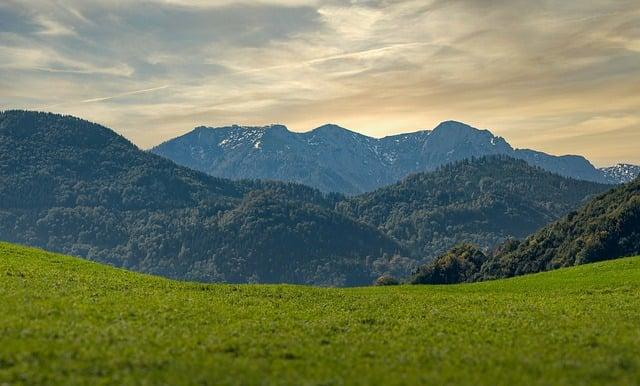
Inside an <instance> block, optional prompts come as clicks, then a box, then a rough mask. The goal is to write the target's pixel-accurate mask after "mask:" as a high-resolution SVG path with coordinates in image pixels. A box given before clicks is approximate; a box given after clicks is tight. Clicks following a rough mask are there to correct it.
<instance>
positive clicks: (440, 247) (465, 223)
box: [337, 156, 610, 260]
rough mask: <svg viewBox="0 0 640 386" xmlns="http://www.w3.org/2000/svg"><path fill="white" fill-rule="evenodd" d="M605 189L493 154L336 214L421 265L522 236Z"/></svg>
mask: <svg viewBox="0 0 640 386" xmlns="http://www.w3.org/2000/svg"><path fill="white" fill-rule="evenodd" d="M609 188H610V186H609V185H602V184H597V183H593V182H587V181H579V180H573V179H568V178H564V177H560V176H559V175H556V174H552V173H549V172H546V171H544V170H542V169H540V168H536V167H532V166H529V165H528V164H527V163H526V162H524V161H521V160H516V159H512V158H508V157H504V156H493V157H485V158H481V159H476V160H465V161H461V162H457V163H454V164H450V165H447V166H443V167H441V168H439V169H438V170H437V171H435V172H431V173H420V174H415V175H412V176H409V177H407V178H406V179H404V180H403V181H401V182H399V183H396V184H394V185H390V186H387V187H384V188H380V189H378V190H376V191H374V192H371V193H367V194H363V195H360V196H357V197H352V198H349V199H347V200H345V201H342V202H339V203H338V206H337V208H338V210H340V211H341V212H342V213H344V214H345V215H347V216H350V217H353V218H355V219H358V220H360V221H362V222H366V223H368V224H372V225H374V226H376V227H378V228H379V229H381V230H382V231H384V232H386V233H388V234H389V235H390V236H392V237H394V238H395V239H396V240H399V241H401V242H403V243H404V244H405V245H407V247H408V248H409V250H410V251H411V253H412V256H414V257H416V258H419V259H425V260H429V259H432V258H435V257H436V256H437V255H438V254H440V253H443V252H444V251H446V250H447V249H449V248H451V247H452V246H454V245H455V244H457V243H459V242H462V241H465V242H471V243H475V244H478V245H480V246H481V247H483V248H493V247H495V246H496V245H498V244H500V243H501V242H503V241H504V240H506V239H508V238H514V237H516V238H522V237H526V236H528V235H530V234H531V233H533V232H534V231H536V230H538V229H539V228H541V227H543V226H544V225H547V224H549V223H550V222H552V221H554V220H557V219H559V218H560V217H561V216H563V215H565V214H567V213H568V212H570V211H571V210H574V209H575V208H577V207H579V206H581V205H582V204H583V203H584V202H586V200H587V199H589V198H590V197H592V196H594V195H596V194H599V193H602V192H604V191H605V190H608V189H609Z"/></svg>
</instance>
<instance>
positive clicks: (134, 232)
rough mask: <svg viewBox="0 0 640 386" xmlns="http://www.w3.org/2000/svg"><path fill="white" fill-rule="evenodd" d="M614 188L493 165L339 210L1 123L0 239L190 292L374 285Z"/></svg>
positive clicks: (20, 117)
mask: <svg viewBox="0 0 640 386" xmlns="http://www.w3.org/2000/svg"><path fill="white" fill-rule="evenodd" d="M279 130H280V131H282V132H284V131H283V130H282V129H279ZM325 130H327V129H325ZM329 130H333V129H330V128H329ZM338 133H342V131H338ZM425 135H426V134H425ZM263 138H264V137H263ZM265 143H266V142H265ZM260 145H262V142H261V143H260ZM265 146H266V145H265ZM609 188H610V186H608V185H603V184H598V183H593V182H585V181H578V180H575V179H569V178H564V177H560V176H557V175H553V174H551V173H549V172H546V171H544V170H542V169H541V168H538V167H533V166H531V165H529V164H527V163H526V162H524V161H522V160H516V159H513V158H510V157H506V156H491V157H483V158H479V159H473V160H462V161H458V162H455V163H453V164H451V165H448V166H444V167H441V168H438V169H437V170H435V171H433V172H429V173H419V174H416V175H414V176H411V177H408V178H407V179H405V180H403V181H402V182H400V183H398V184H395V185H391V186H388V187H386V188H382V189H381V190H379V191H377V192H374V193H370V194H368V195H362V196H355V197H345V196H342V195H340V194H327V193H322V192H321V191H319V190H316V189H313V188H310V187H307V186H304V185H300V184H295V183H287V182H277V181H271V182H269V181H259V180H241V181H235V180H230V179H224V178H216V177H212V176H208V175H206V174H204V173H201V172H198V171H195V170H191V169H189V168H185V167H183V166H179V165H177V164H175V163H174V162H172V161H170V160H167V159H165V158H163V157H159V156H157V155H155V154H152V153H149V152H145V151H142V150H140V149H138V148H137V147H136V146H135V145H133V144H132V143H131V142H129V141H128V140H126V139H125V138H123V137H122V136H120V135H118V134H116V133H114V132H113V131H112V130H110V129H108V128H106V127H103V126H100V125H97V124H95V123H91V122H88V121H84V120H81V119H78V118H75V117H70V116H61V115H57V114H51V113H37V112H29V111H6V112H2V113H0V239H2V240H5V241H10V242H17V243H22V244H28V245H32V246H38V247H43V248H46V249H49V250H52V251H57V252H63V253H67V254H71V255H75V256H80V257H85V258H88V259H91V260H96V261H101V262H106V263H109V264H112V265H115V266H119V267H124V268H128V269H132V270H137V271H142V272H148V273H153V274H159V275H163V276H168V277H173V278H179V279H187V280H198V281H209V282H234V283H242V282H260V283H275V282H277V283H279V282H286V283H300V284H318V285H362V284H369V283H371V282H372V281H373V279H375V278H376V277H377V276H379V275H381V274H384V273H389V272H391V273H394V274H397V275H399V274H400V273H404V274H406V273H408V272H409V271H411V269H413V268H414V267H415V266H416V265H417V263H420V262H424V261H428V260H429V259H431V258H432V257H434V255H435V254H437V253H438V252H439V251H441V250H444V249H446V248H449V247H450V246H452V245H454V244H456V243H459V242H465V241H467V242H468V241H477V240H484V244H483V245H485V246H486V247H487V248H490V247H492V246H494V245H495V244H496V243H499V242H501V241H502V240H504V239H506V238H510V237H519V236H522V235H525V234H528V233H529V232H531V231H534V230H535V229H538V228H540V227H542V226H544V225H546V224H547V223H548V222H550V221H553V220H555V219H557V218H559V217H560V216H562V215H563V214H565V213H567V212H569V211H571V210H574V209H576V208H577V207H579V206H580V205H582V204H583V203H584V202H585V200H587V199H589V197H591V196H592V195H594V194H598V193H600V192H602V191H605V190H607V189H609ZM469 221H471V223H469ZM467 223H469V224H471V225H473V226H471V225H466V224H467Z"/></svg>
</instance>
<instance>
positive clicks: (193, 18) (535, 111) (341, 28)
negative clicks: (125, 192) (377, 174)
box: [0, 0, 640, 166]
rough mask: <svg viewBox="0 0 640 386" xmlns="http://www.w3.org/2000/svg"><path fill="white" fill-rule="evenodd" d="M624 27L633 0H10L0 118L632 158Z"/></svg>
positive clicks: (638, 134)
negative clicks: (21, 115)
mask: <svg viewBox="0 0 640 386" xmlns="http://www.w3.org/2000/svg"><path fill="white" fill-rule="evenodd" d="M480 15H482V16H480ZM638 24H640V4H638V3H637V2H634V1H630V0H622V1H617V2H612V1H601V2H596V3H589V4H586V3H584V2H562V1H557V0H552V1H550V2H547V3H545V4H533V3H530V2H526V1H516V2H494V1H470V0H455V1H450V2H446V1H442V0H433V1H428V2H424V1H398V2H393V3H389V2H384V1H376V0H372V1H365V2H348V1H339V0H264V1H257V2H244V3H235V2H231V1H227V0H215V1H203V0H195V1H191V0H145V1H133V0H123V1H119V2H117V3H112V2H86V1H80V0H66V1H64V2H56V3H52V2H48V1H44V0H28V1H15V0H8V1H6V2H3V3H2V4H0V25H1V26H2V27H0V39H1V43H0V108H2V109H6V110H9V109H26V110H40V111H49V112H55V113H61V114H69V115H73V116H78V117H82V118H83V119H87V120H90V121H93V122H99V123H100V124H102V125H104V126H107V127H110V128H112V129H114V130H116V131H117V132H118V133H119V134H122V135H123V136H125V137H127V138H128V139H130V140H131V141H132V142H134V143H135V144H136V145H137V146H139V147H141V148H150V147H152V146H155V145H158V144H159V143H161V142H163V141H166V140H169V139H171V138H174V137H177V136H179V135H182V134H184V133H186V132H188V131H190V130H192V129H193V128H194V127H197V126H202V125H204V126H210V127H216V126H223V125H225V124H228V123H235V124H238V125H241V126H254V125H255V126H261V125H262V124H263V123H265V122H286V126H287V128H288V129H289V130H291V131H293V132H305V131H309V128H314V127H319V126H321V125H322V124H323V122H327V121H330V122H339V126H341V127H345V128H349V130H352V131H355V132H357V133H360V134H363V135H367V136H370V137H374V138H381V137H385V136H390V135H396V134H402V133H408V132H415V131H420V130H429V128H433V127H435V126H436V125H437V124H438V123H439V122H443V121H447V120H450V119H454V120H456V121H459V122H464V123H466V124H468V125H470V126H472V127H480V128H486V129H487V130H490V131H491V132H492V133H493V134H494V135H496V136H500V137H503V138H505V139H508V142H509V143H510V144H511V145H512V146H513V147H514V148H528V149H534V150H537V151H542V152H545V153H549V154H558V155H563V154H575V155H581V156H584V157H585V158H587V159H588V160H590V161H591V162H592V163H593V164H594V165H597V166H608V165H614V164H618V163H630V164H640V154H639V153H638V151H637V148H638V145H639V144H640V96H639V94H638V92H637V89H638V85H639V84H640V66H638V65H637V63H639V62H640V35H638V33H637V28H636V27H634V26H636V25H638ZM123 42H125V43H123ZM16 80H18V81H16Z"/></svg>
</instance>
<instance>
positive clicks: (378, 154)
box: [150, 121, 609, 194]
mask: <svg viewBox="0 0 640 386" xmlns="http://www.w3.org/2000/svg"><path fill="white" fill-rule="evenodd" d="M150 151H151V152H152V153H155V154H158V155H161V156H163V157H166V158H169V159H171V160H173V161H174V162H176V163H178V164H180V165H184V166H187V167H190V168H193V169H196V170H200V171H203V172H205V173H208V174H210V175H213V176H216V177H225V178H232V179H245V178H250V179H268V180H281V181H292V182H298V183H302V184H305V185H309V186H312V187H315V188H318V189H320V190H322V191H327V192H328V191H333V192H341V193H346V194H358V193H362V192H367V191H372V190H374V189H376V188H379V187H381V186H384V185H388V184H391V183H394V182H396V181H398V180H400V179H402V178H404V177H406V176H407V175H409V174H412V173H416V172H424V171H431V170H434V169H436V168H438V167H439V166H442V165H446V164H450V163H452V162H455V161H460V160H462V159H467V158H471V157H482V156H487V155H507V156H510V157H513V158H518V159H522V160H525V161H526V162H527V163H529V164H531V165H535V166H539V167H541V168H543V169H545V170H548V171H551V172H554V173H557V174H560V175H562V176H565V177H572V178H576V179H582V180H587V181H594V182H609V180H608V179H607V178H606V177H605V175H604V173H603V172H602V171H600V170H598V169H596V168H595V167H594V166H593V165H592V164H591V163H590V162H589V161H588V160H586V159H585V158H584V157H581V156H575V155H567V156H553V155H549V154H545V153H541V152H537V151H533V150H527V149H514V148H513V147H511V145H509V143H507V142H506V141H505V140H504V139H503V138H502V137H498V136H495V135H493V134H492V133H491V132H490V131H488V130H479V129H476V128H473V127H471V126H469V125H466V124H464V123H460V122H455V121H447V122H443V123H441V124H439V125H438V126H437V127H436V128H435V129H433V130H430V131H429V130H425V131H418V132H414V133H406V134H399V135H393V136H389V137H385V138H381V139H377V138H372V137H368V136H366V135H362V134H359V133H356V132H353V131H350V130H347V129H345V128H342V127H340V126H336V125H324V126H321V127H318V128H317V129H314V130H312V131H309V132H306V133H294V132H291V131H289V130H288V129H287V128H286V127H285V126H282V125H270V126H264V127H244V126H237V125H234V126H228V127H219V128H209V127H198V128H196V129H194V130H193V131H191V132H189V133H187V134H185V135H183V136H180V137H177V138H174V139H172V140H169V141H167V142H164V143H162V144H161V145H159V146H156V147H154V148H153V149H151V150H150Z"/></svg>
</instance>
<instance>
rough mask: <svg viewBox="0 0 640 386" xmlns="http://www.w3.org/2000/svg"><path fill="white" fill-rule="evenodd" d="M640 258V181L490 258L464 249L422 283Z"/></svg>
mask: <svg viewBox="0 0 640 386" xmlns="http://www.w3.org/2000/svg"><path fill="white" fill-rule="evenodd" d="M637 254H640V179H636V180H635V181H633V182H631V183H629V184H626V185H622V186H620V187H617V188H615V189H613V190H611V191H608V192H607V193H604V194H602V195H599V196H597V197H595V198H594V199H592V200H591V201H589V202H588V203H587V204H586V205H585V206H584V207H582V208H581V209H579V210H578V211H574V212H571V213H569V214H568V215H567V216H566V217H564V218H563V219H561V220H559V221H557V222H555V223H552V224H550V225H548V226H546V227H544V228H542V229H540V230H539V231H538V232H536V233H534V234H533V235H531V236H529V237H527V238H526V239H524V240H523V241H518V240H509V241H507V242H505V243H504V244H503V245H501V246H500V247H498V248H497V249H496V250H495V251H493V252H492V253H489V254H487V255H485V254H484V253H483V252H482V251H481V250H479V249H478V248H477V247H476V246H474V245H469V244H467V245H459V246H456V247H455V248H453V249H452V250H450V251H448V252H446V253H444V254H442V255H440V256H438V257H437V259H435V260H434V261H432V262H430V263H428V264H426V265H424V266H422V267H420V268H419V270H418V272H417V274H416V275H414V277H413V278H412V281H413V282H414V283H420V284H435V283H438V284H451V283H460V282H471V281H478V280H490V279H496V278H505V277H512V276H519V275H524V274H529V273H536V272H543V271H549V270H553V269H557V268H561V267H570V266H574V265H580V264H586V263H592V262H595V261H601V260H608V259H615V258H620V257H625V256H633V255H637Z"/></svg>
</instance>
